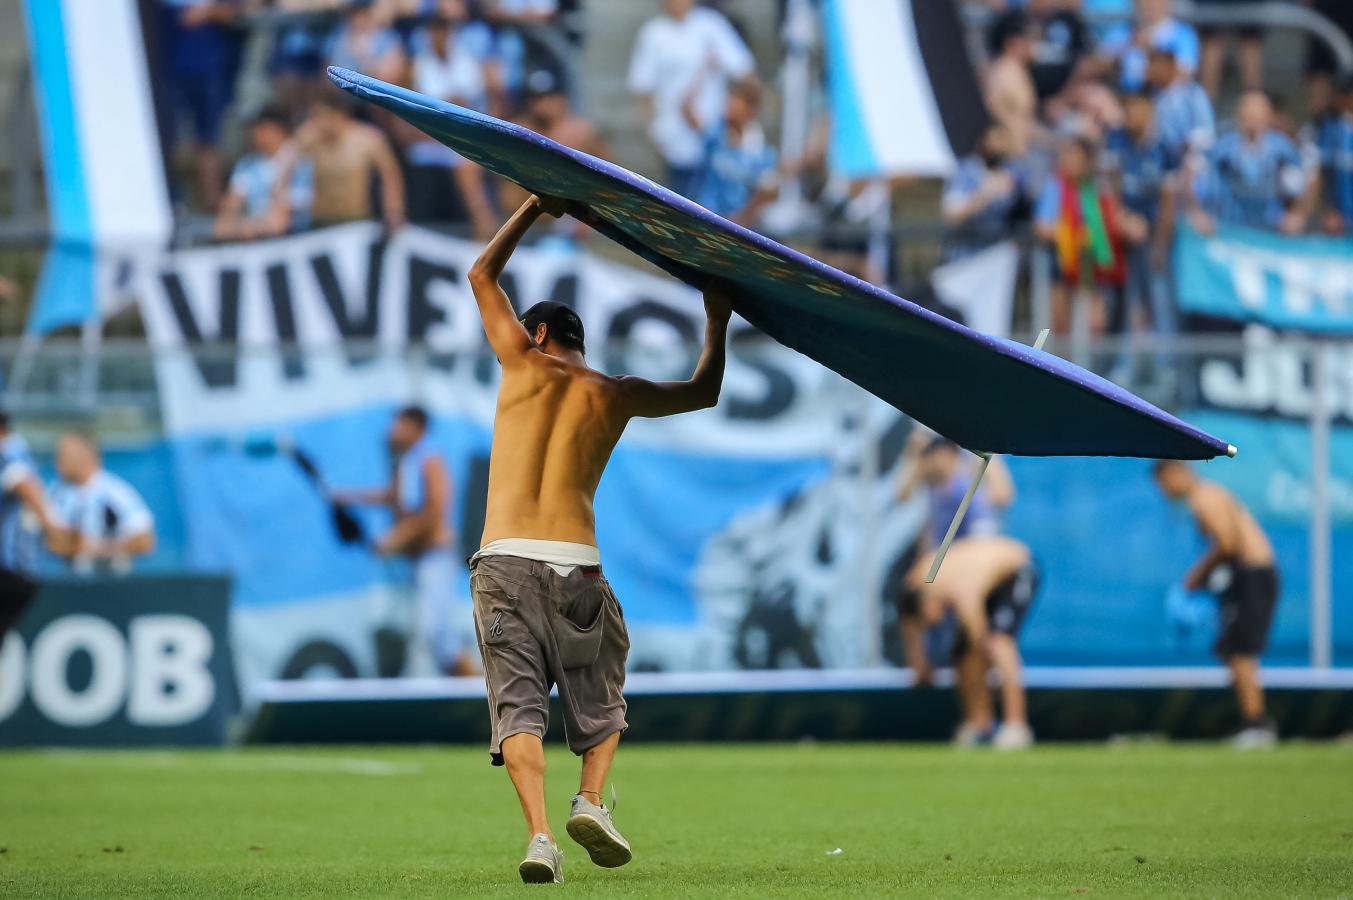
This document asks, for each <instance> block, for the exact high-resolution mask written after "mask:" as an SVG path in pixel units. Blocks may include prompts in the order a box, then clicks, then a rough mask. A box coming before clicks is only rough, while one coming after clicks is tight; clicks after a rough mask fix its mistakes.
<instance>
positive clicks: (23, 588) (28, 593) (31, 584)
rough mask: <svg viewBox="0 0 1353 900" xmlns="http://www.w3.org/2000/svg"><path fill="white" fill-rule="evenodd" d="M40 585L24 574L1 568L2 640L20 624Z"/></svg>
mask: <svg viewBox="0 0 1353 900" xmlns="http://www.w3.org/2000/svg"><path fill="white" fill-rule="evenodd" d="M37 592H38V583H37V582H36V581H34V580H33V579H32V578H29V577H28V576H27V575H25V574H24V573H22V572H16V571H14V570H13V569H3V568H0V640H3V639H4V636H5V635H6V634H7V633H8V632H9V630H10V629H11V628H13V627H14V626H15V625H17V624H18V622H19V617H20V616H22V615H23V611H24V609H25V608H27V606H28V601H30V600H32V599H33V595H34V594H36V593H37Z"/></svg>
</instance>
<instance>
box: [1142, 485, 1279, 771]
mask: <svg viewBox="0 0 1353 900" xmlns="http://www.w3.org/2000/svg"><path fill="white" fill-rule="evenodd" d="M1155 476H1156V484H1157V486H1158V487H1159V488H1160V490H1161V493H1163V494H1164V495H1165V496H1166V497H1167V498H1168V499H1170V500H1178V501H1183V502H1184V503H1186V504H1187V505H1188V509H1189V512H1190V513H1191V514H1192V515H1193V518H1194V521H1195V522H1196V523H1197V525H1198V530H1199V531H1200V532H1202V535H1203V538H1204V539H1205V540H1206V541H1207V542H1208V546H1207V550H1206V551H1204V553H1203V555H1202V556H1201V557H1199V559H1198V561H1197V562H1195V563H1194V564H1193V566H1192V567H1191V568H1190V569H1189V570H1188V572H1187V574H1185V576H1184V588H1185V589H1186V590H1190V591H1199V590H1203V589H1205V588H1207V589H1215V590H1216V591H1217V593H1218V595H1219V596H1218V599H1219V600H1220V601H1221V606H1220V614H1221V628H1220V634H1219V635H1218V637H1217V645H1216V647H1215V649H1216V652H1217V655H1218V656H1220V657H1221V658H1222V661H1223V662H1225V663H1226V667H1227V668H1228V669H1230V670H1231V681H1232V685H1233V686H1234V688H1235V693H1236V701H1237V703H1238V704H1239V706H1240V713H1241V719H1242V725H1241V729H1240V731H1239V732H1238V733H1237V734H1236V736H1235V740H1234V743H1235V745H1236V746H1237V747H1240V748H1242V749H1249V748H1254V747H1268V746H1271V745H1272V744H1273V743H1274V741H1276V740H1277V737H1278V732H1277V727H1276V726H1275V725H1274V723H1273V720H1272V719H1270V718H1269V717H1268V716H1267V715H1266V714H1265V711H1264V687H1263V684H1262V683H1261V682H1260V679H1259V657H1260V655H1261V654H1262V653H1263V652H1264V648H1265V647H1266V646H1267V645H1268V631H1269V627H1270V626H1271V625H1272V624H1273V612H1274V609H1275V608H1276V607H1277V605H1278V569H1277V561H1276V558H1275V557H1274V555H1273V545H1272V544H1271V543H1269V539H1268V536H1267V535H1266V534H1264V530H1263V529H1262V528H1261V527H1260V526H1259V523H1258V522H1256V521H1255V520H1254V516H1252V515H1251V514H1250V511H1249V510H1248V509H1246V508H1245V505H1244V504H1243V503H1241V502H1240V501H1239V500H1237V499H1236V497H1235V495H1233V494H1232V493H1231V492H1230V491H1228V490H1227V489H1226V488H1224V487H1222V486H1221V485H1219V484H1217V483H1216V482H1214V481H1208V480H1206V479H1204V478H1199V477H1198V474H1197V473H1196V472H1195V471H1194V470H1193V469H1192V468H1191V467H1190V466H1189V464H1188V463H1186V462H1184V461H1182V460H1177V459H1162V460H1160V461H1159V462H1158V463H1156V467H1155ZM1216 579H1220V581H1222V582H1223V584H1220V585H1219V584H1216Z"/></svg>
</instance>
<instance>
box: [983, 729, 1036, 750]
mask: <svg viewBox="0 0 1353 900" xmlns="http://www.w3.org/2000/svg"><path fill="white" fill-rule="evenodd" d="M1033 745H1034V733H1033V729H1031V728H1030V727H1029V726H1028V725H1017V724H1015V723H1013V722H1004V723H1002V724H1001V727H1000V728H997V729H996V736H995V737H994V738H992V739H991V746H993V747H995V748H996V749H997V750H1028V749H1029V748H1030V747H1032V746H1033Z"/></svg>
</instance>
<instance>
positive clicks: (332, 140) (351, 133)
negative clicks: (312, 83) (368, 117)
mask: <svg viewBox="0 0 1353 900" xmlns="http://www.w3.org/2000/svg"><path fill="white" fill-rule="evenodd" d="M283 152H284V153H285V162H284V165H283V173H282V175H281V177H279V179H278V183H279V185H286V184H288V183H290V178H291V171H292V169H293V168H294V167H295V166H297V165H299V164H300V160H301V159H302V158H308V159H309V160H310V161H311V164H312V165H313V166H314V172H315V201H314V205H313V206H312V207H311V220H312V221H313V223H314V224H315V225H316V226H317V227H319V226H324V225H334V224H337V223H340V222H359V221H364V220H366V219H370V218H373V215H372V214H373V210H372V208H371V199H372V195H373V193H374V188H375V186H376V184H375V183H376V180H377V179H379V182H380V206H381V210H380V212H381V219H382V220H383V221H384V222H385V226H386V227H387V228H390V229H395V228H398V227H399V226H401V225H403V224H404V221H405V207H404V176H403V174H402V173H401V172H400V170H399V161H398V160H397V159H396V158H395V154H394V151H393V150H391V149H390V144H389V142H388V141H386V139H385V135H383V134H381V132H380V131H379V130H378V129H376V128H373V127H372V126H370V125H367V124H365V123H364V122H359V121H357V119H356V118H355V117H354V116H353V114H352V107H351V106H349V105H348V103H347V101H346V100H345V99H344V98H342V97H340V96H338V95H334V94H330V95H326V96H325V97H324V98H322V99H320V100H317V101H316V102H315V105H314V106H313V107H312V109H311V113H310V118H309V119H307V120H306V122H305V124H304V125H302V126H301V127H300V128H299V129H297V131H296V138H295V140H294V141H292V144H291V146H290V147H289V148H288V149H287V150H285V151H283ZM279 189H280V188H279Z"/></svg>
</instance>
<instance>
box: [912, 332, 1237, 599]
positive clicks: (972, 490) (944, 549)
mask: <svg viewBox="0 0 1353 900" xmlns="http://www.w3.org/2000/svg"><path fill="white" fill-rule="evenodd" d="M1047 339H1048V329H1046V328H1044V329H1043V330H1042V331H1040V332H1039V333H1038V340H1036V341H1034V349H1035V350H1042V349H1043V344H1044V343H1045V342H1046V341H1047ZM973 452H975V453H977V455H978V456H980V457H982V463H981V465H979V466H978V467H977V474H976V475H975V476H973V480H972V482H971V483H970V484H969V485H968V490H967V491H966V492H964V494H963V502H961V503H959V504H958V511H957V512H955V513H954V520H953V521H952V522H950V523H949V530H948V531H946V532H945V533H944V540H943V541H941V542H940V549H938V550H936V551H935V560H934V561H933V562H932V563H931V564H930V572H929V573H928V574H927V575H926V577H925V583H926V584H934V583H935V576H936V575H938V574H940V563H942V562H944V555H945V554H946V553H948V552H949V545H950V544H952V543H953V542H954V535H955V534H957V533H958V526H960V525H962V524H963V517H964V516H966V515H967V514H968V504H970V503H972V498H973V495H974V494H976V493H977V486H978V485H979V484H981V483H982V476H984V475H986V474H987V466H988V465H990V464H991V456H992V454H990V453H982V452H980V451H973ZM1231 455H1232V456H1234V455H1235V454H1234V453H1233V454H1231Z"/></svg>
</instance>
